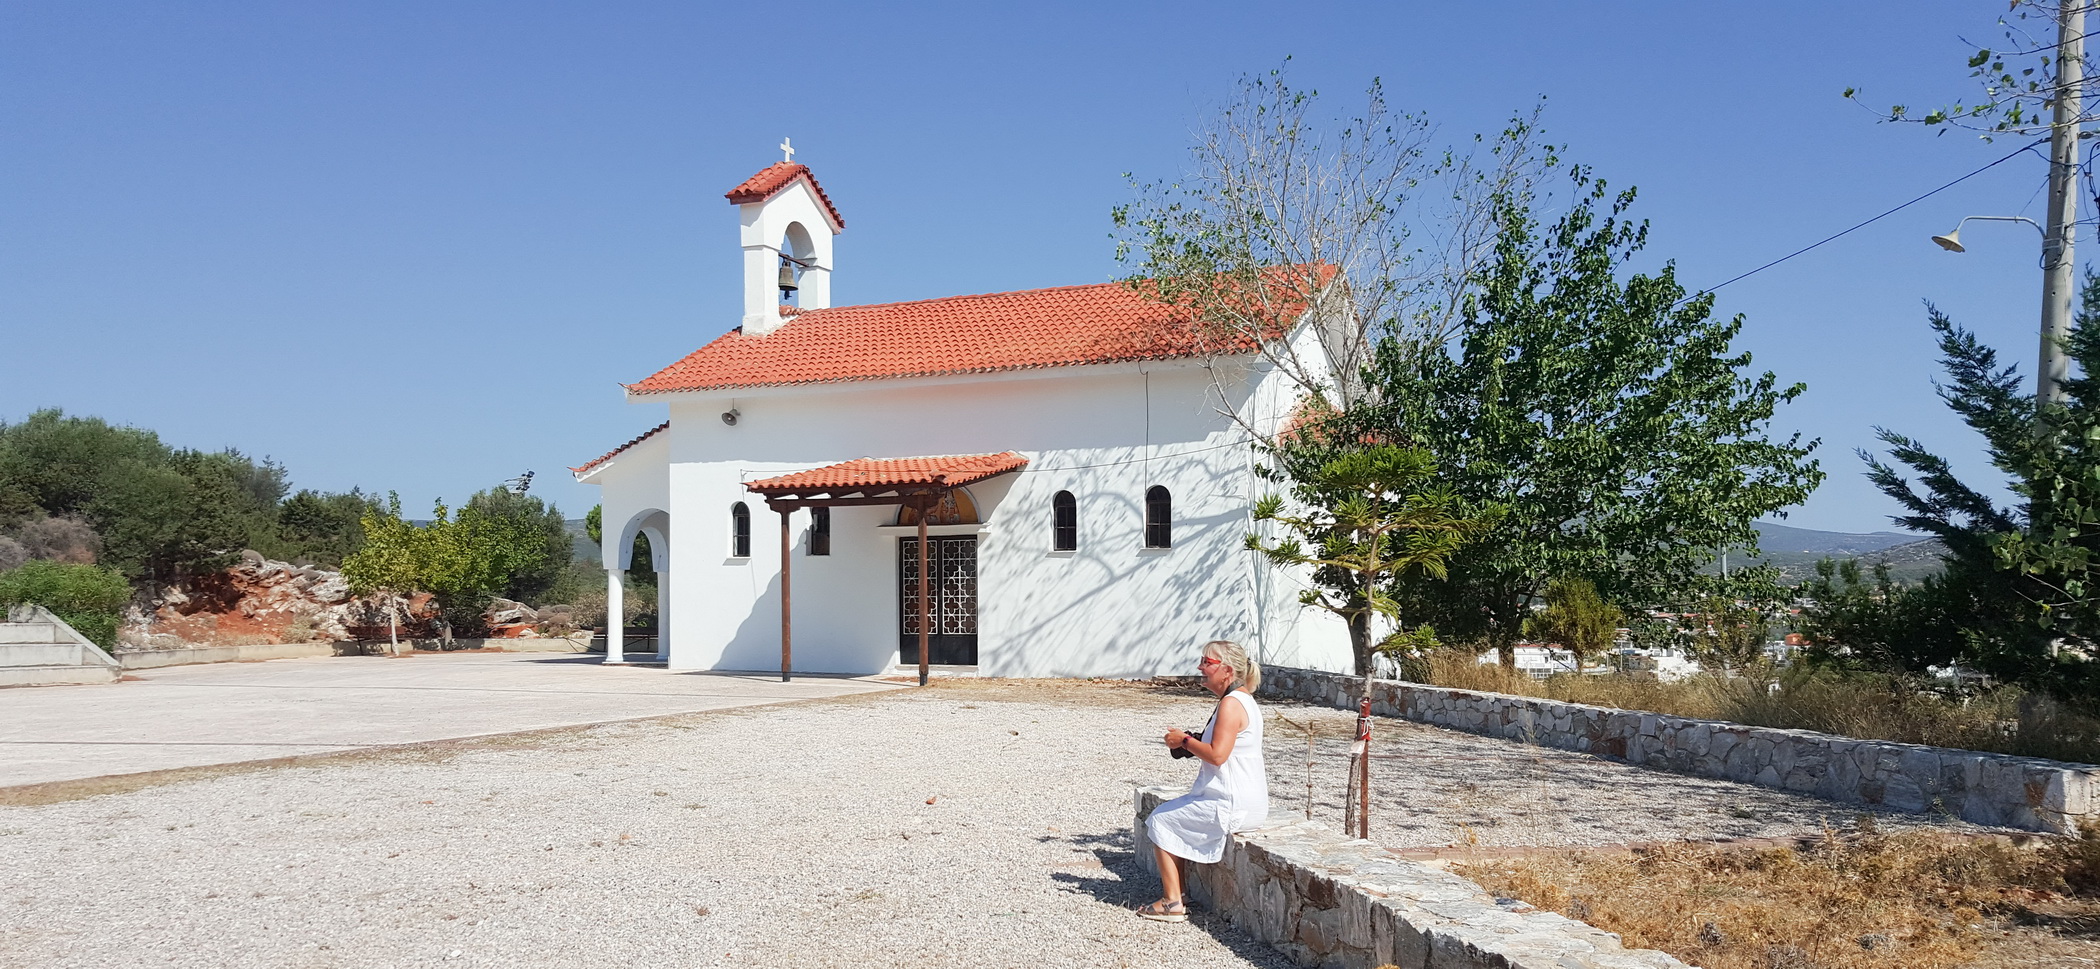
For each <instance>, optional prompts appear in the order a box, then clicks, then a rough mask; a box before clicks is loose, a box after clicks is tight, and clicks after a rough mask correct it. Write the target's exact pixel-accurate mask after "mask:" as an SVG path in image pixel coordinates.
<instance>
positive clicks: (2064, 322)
mask: <svg viewBox="0 0 2100 969" xmlns="http://www.w3.org/2000/svg"><path fill="white" fill-rule="evenodd" d="M1971 222H2025V223H2027V224H2028V225H2031V226H2034V231H2036V232H2039V233H2041V234H2042V347H2041V350H2042V352H2041V360H2040V361H2039V362H2038V364H2037V365H2036V367H2035V368H2034V397H2035V400H2037V401H2040V402H2043V403H2047V402H2050V401H2058V402H2060V401H2062V400H2063V383H2064V378H2065V377H2066V376H2067V375H2068V371H2067V368H2066V364H2065V360H2064V353H2063V339H2064V334H2065V333H2066V332H2067V331H2068V330H2069V328H2070V317H2071V301H2070V296H2069V294H2070V292H2071V278H2070V270H2071V261H2070V259H2069V258H2067V257H2068V256H2069V255H2070V248H2071V227H2070V226H2069V225H2066V226H2064V228H2063V234H2062V235H2061V236H2060V237H2059V239H2060V241H2059V239H2052V238H2050V236H2049V230H2048V229H2047V228H2046V227H2044V226H2043V225H2042V224H2041V223H2039V222H2036V221H2035V220H2033V219H2030V218H2028V217H2026V216H2024V215H1971V216H1968V217H1967V218H1964V219H1962V220H1961V221H1960V222H1957V223H1955V224H1954V229H1953V230H1952V231H1950V232H1948V233H1947V234H1946V235H1943V236H1933V237H1932V241H1933V244H1934V245H1937V246H1939V247H1940V248H1942V249H1945V250H1947V251H1948V252H1967V251H1968V249H1966V248H1964V247H1963V246H1962V244H1961V227H1962V226H1965V225H1968V224H1969V223H1971Z"/></svg>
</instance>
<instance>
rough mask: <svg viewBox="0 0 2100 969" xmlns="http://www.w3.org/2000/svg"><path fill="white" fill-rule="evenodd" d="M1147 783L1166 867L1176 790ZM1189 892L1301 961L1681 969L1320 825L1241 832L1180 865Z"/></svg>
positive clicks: (1139, 828) (1144, 797) (1146, 802)
mask: <svg viewBox="0 0 2100 969" xmlns="http://www.w3.org/2000/svg"><path fill="white" fill-rule="evenodd" d="M1179 793H1180V792H1179V791H1176V790H1172V789H1169V788H1163V787H1141V788H1138V789H1137V794H1136V797H1135V798H1134V800H1135V807H1136V816H1137V820H1136V822H1135V823H1134V824H1133V825H1132V828H1131V839H1132V841H1133V842H1134V843H1135V845H1136V848H1137V853H1138V861H1139V863H1140V864H1142V865H1143V866H1144V867H1145V870H1146V871H1149V872H1151V873H1152V874H1154V875H1155V876H1156V875H1158V874H1159V871H1158V869H1157V868H1156V867H1155V865H1156V861H1155V859H1154V858H1153V854H1152V843H1151V841H1150V840H1148V839H1147V838H1146V837H1145V819H1146V818H1147V817H1149V816H1150V815H1151V814H1152V809H1153V808H1155V807H1158V806H1159V804H1160V802H1162V801H1164V800H1166V799H1168V798H1170V797H1173V796H1175V795H1177V794H1179ZM1183 870H1184V871H1185V872H1186V876H1185V877H1184V879H1183V889H1184V893H1185V894H1186V895H1187V896H1188V897H1189V898H1190V899H1191V900H1192V901H1193V902H1194V903H1195V904H1197V905H1199V906H1203V907H1207V908H1209V909H1211V910H1212V911H1214V912H1217V913H1218V914H1220V915H1223V916H1224V917H1225V918H1227V919H1229V920H1230V921H1231V922H1232V924H1234V925H1236V926H1238V927H1239V928H1240V930H1241V931H1243V932H1246V933H1247V934H1249V935H1251V936H1253V937H1255V938H1257V939H1260V940H1261V941H1263V942H1267V943H1269V944H1271V945H1274V946H1276V947H1277V948H1278V949H1281V950H1283V951H1284V952H1285V953H1286V954H1288V955H1289V956H1290V957H1291V958H1292V959H1293V960H1295V961H1296V962H1298V963H1299V964H1300V965H1306V966H1314V965H1317V966H1329V967H1342V969H1371V967H1374V966H1383V965H1388V964H1392V965H1399V966H1405V967H1407V969H1684V966H1685V964H1684V963H1682V962H1679V961H1678V960H1676V959H1674V958H1672V957H1670V956H1669V955H1667V954H1665V953H1661V952H1656V951H1654V950H1652V949H1627V948H1625V947H1623V946H1621V945H1620V944H1619V937H1618V936H1616V935H1613V934H1611V933H1609V932H1605V931H1603V930H1602V929H1598V928H1596V927H1594V926H1590V925H1586V924H1584V923H1582V922H1578V921H1575V920H1574V919H1571V918H1568V917H1566V916H1563V915H1559V914H1557V913H1553V912H1546V911H1541V910H1539V909H1535V908H1532V907H1531V906H1529V905H1525V904H1523V903H1521V902H1518V901H1516V900H1514V899H1496V898H1495V897H1493V896H1492V895H1489V894H1488V893H1487V891H1486V890H1485V889H1483V888H1481V887H1480V886H1479V885H1475V884H1473V883H1472V882H1469V881H1466V880H1465V879H1463V878H1460V877H1458V876H1457V875H1453V874H1451V873H1450V872H1447V871H1444V870H1442V869H1438V868H1432V867H1429V866H1427V865H1423V864H1418V863H1416V862H1411V861H1406V860H1404V859H1401V858H1399V857H1397V856H1395V855H1393V854H1392V853H1391V852H1388V851H1386V850H1385V849H1383V848H1380V847H1378V846H1377V845H1374V844H1372V843H1371V842H1368V841H1359V840H1354V839H1350V838H1344V837H1342V835H1341V834H1339V833H1338V832H1336V831H1335V830H1334V829H1333V828H1330V827H1328V826H1326V825H1324V824H1320V823H1319V822H1316V821H1296V822H1284V823H1275V824H1271V825H1269V826H1267V827H1263V828H1260V829H1257V830H1254V831H1246V832H1241V833H1239V834H1236V835H1233V837H1232V841H1231V844H1230V845H1229V846H1227V848H1226V849H1225V857H1223V858H1221V859H1219V861H1218V863H1217V864H1215V865H1194V864H1191V865H1184V866H1183Z"/></svg>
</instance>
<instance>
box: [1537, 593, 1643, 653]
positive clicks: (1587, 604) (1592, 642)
mask: <svg viewBox="0 0 2100 969" xmlns="http://www.w3.org/2000/svg"><path fill="white" fill-rule="evenodd" d="M1625 618H1626V614H1625V613H1623V612H1620V611H1619V608H1618V607H1617V606H1614V605H1612V604H1610V603H1608V602H1605V601H1604V599H1603V598H1602V597H1600V596H1599V595H1597V586H1596V585H1595V584H1594V583H1592V582H1590V581H1589V580H1588V579H1561V580H1559V581H1557V582H1554V583H1552V584H1551V585H1548V586H1547V587H1546V608H1545V609H1544V610H1542V611H1540V612H1538V613H1537V614H1535V615H1533V616H1532V617H1531V618H1530V619H1528V620H1526V621H1525V634H1526V635H1528V636H1530V637H1531V638H1533V639H1536V640H1539V641H1541V642H1546V643H1551V644H1553V645H1555V646H1559V647H1560V648H1562V649H1565V650H1567V651H1568V652H1569V653H1571V654H1573V655H1574V657H1575V672H1577V673H1580V672H1582V667H1583V665H1584V664H1585V663H1587V662H1588V661H1590V660H1592V659H1595V658H1596V657H1598V656H1602V655H1604V653H1606V652H1607V651H1609V650H1610V649H1611V647H1612V643H1614V642H1616V641H1617V639H1618V635H1619V623H1621V622H1623V621H1625Z"/></svg>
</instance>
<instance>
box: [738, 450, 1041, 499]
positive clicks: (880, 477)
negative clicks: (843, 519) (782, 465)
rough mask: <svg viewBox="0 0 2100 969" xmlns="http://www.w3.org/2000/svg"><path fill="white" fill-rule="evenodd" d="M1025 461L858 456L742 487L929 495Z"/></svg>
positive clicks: (1007, 456)
mask: <svg viewBox="0 0 2100 969" xmlns="http://www.w3.org/2000/svg"><path fill="white" fill-rule="evenodd" d="M1026 464H1028V459H1027V458H1024V457H1022V456H1021V455H1019V454H1016V453H1014V452H1012V451H1001V452H999V453H997V454H942V455H933V456H930V457H917V458H855V459H854V460H851V461H841V462H839V463H838V464H831V465H825V466H824V467H821V468H813V469H811V470H808V471H797V472H795V473H793V474H783V475H779V476H776V477H771V478H762V479H760V480H757V481H753V482H750V483H749V484H746V485H744V488H745V489H746V490H748V491H751V492H754V493H756V494H760V495H764V496H765V497H767V498H769V499H772V498H812V497H817V496H819V495H822V496H825V497H829V498H853V497H863V498H872V497H876V496H878V495H888V494H899V495H902V494H926V493H930V492H939V491H945V490H947V489H949V488H958V487H961V486H963V485H967V484H974V483H976V482H979V481H983V480H984V479H986V478H990V477H993V476H995V475H1001V474H1005V473H1007V472H1009V471H1018V470H1020V469H1021V468H1022V467H1023V466H1025V465H1026Z"/></svg>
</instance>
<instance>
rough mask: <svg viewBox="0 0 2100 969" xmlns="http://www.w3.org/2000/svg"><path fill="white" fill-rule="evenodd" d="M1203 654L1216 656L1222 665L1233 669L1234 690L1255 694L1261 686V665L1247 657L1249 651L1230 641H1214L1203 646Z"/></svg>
mask: <svg viewBox="0 0 2100 969" xmlns="http://www.w3.org/2000/svg"><path fill="white" fill-rule="evenodd" d="M1203 652H1204V653H1205V654H1206V655H1209V656H1214V657H1216V658H1217V660H1218V661H1219V662H1221V663H1224V664H1225V665H1227V666H1230V667H1232V686H1233V688H1234V689H1238V690H1246V691H1247V692H1248V693H1253V692H1254V690H1255V688H1256V687H1259V686H1261V665H1260V664H1258V663H1256V662H1254V658H1253V657H1251V656H1248V655H1247V650H1246V649H1244V648H1242V647H1241V646H1240V644H1238V643H1235V642H1233V641H1232V640H1230V639H1213V640H1211V641H1210V642H1207V643H1204V644H1203Z"/></svg>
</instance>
